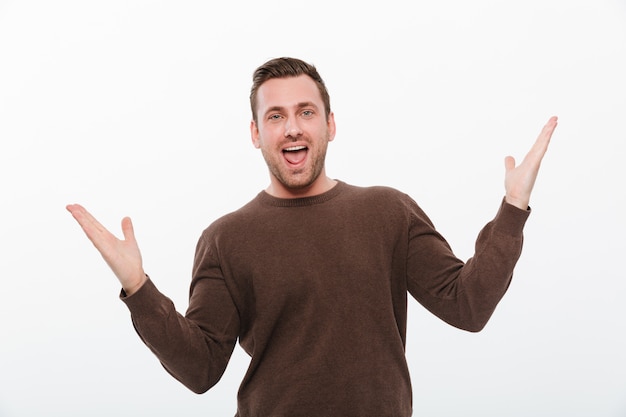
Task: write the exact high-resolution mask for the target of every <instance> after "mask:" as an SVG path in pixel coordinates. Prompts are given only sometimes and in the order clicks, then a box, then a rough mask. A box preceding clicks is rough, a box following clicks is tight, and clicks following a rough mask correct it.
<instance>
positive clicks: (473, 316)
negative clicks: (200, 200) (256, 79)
mask: <svg viewBox="0 0 626 417" xmlns="http://www.w3.org/2000/svg"><path fill="white" fill-rule="evenodd" d="M528 214H529V211H524V210H520V209H518V208H516V207H513V206H511V205H508V204H506V203H504V202H503V203H502V205H501V207H500V210H499V211H498V214H497V215H496V217H495V219H494V220H493V221H491V222H490V223H488V224H487V225H486V226H485V228H484V229H483V230H482V231H481V233H480V235H479V237H478V240H477V243H476V253H475V256H474V257H473V258H471V259H470V260H468V261H467V263H464V262H462V261H461V260H459V259H458V258H457V257H455V256H454V254H453V253H452V251H451V249H450V247H449V245H448V244H447V243H446V241H445V240H444V239H443V238H442V237H441V235H439V234H438V233H437V232H436V231H435V229H434V228H433V226H432V224H431V222H430V220H429V219H428V218H427V216H426V215H425V214H424V213H423V212H422V210H421V209H420V208H419V207H418V206H417V204H416V203H415V202H414V201H413V200H412V199H411V198H410V197H408V196H407V195H405V194H402V193H400V192H398V191H396V190H394V189H391V188H386V187H370V188H361V187H355V186H351V185H348V184H346V183H343V182H339V183H338V184H337V185H336V186H335V187H334V188H332V189H331V190H330V191H328V192H326V193H324V194H321V195H318V196H315V197H307V198H298V199H277V198H274V197H271V196H270V195H268V194H267V193H265V192H261V193H260V194H259V195H258V196H257V197H256V198H255V199H254V200H252V201H251V202H250V203H248V204H247V205H245V206H244V207H242V208H241V209H239V210H237V211H235V212H233V213H231V214H228V215H226V216H224V217H222V218H220V219H219V220H217V221H216V222H214V223H213V224H212V225H211V226H210V227H208V228H207V229H206V230H205V231H204V232H203V234H202V236H201V238H200V240H199V242H198V246H197V251H196V259H195V264H194V268H193V280H192V283H191V289H190V300H189V308H188V310H187V313H186V315H185V316H182V315H180V314H178V313H177V312H176V311H175V309H174V305H173V304H172V302H171V301H170V300H169V299H168V298H166V297H165V296H164V295H162V294H161V293H160V292H159V291H158V290H157V289H156V287H155V286H154V284H153V283H152V281H148V282H147V283H146V284H145V285H144V286H143V287H142V288H141V289H140V290H139V291H138V292H136V293H135V294H133V295H132V296H130V297H123V300H124V302H125V303H126V304H127V305H128V307H129V309H130V311H131V316H132V320H133V324H134V326H135V328H136V329H137V332H138V333H139V335H140V337H141V338H142V340H143V341H144V342H145V343H146V345H147V346H148V347H149V348H150V349H151V350H152V351H153V352H154V353H155V354H156V355H157V357H158V358H159V360H160V361H161V363H162V364H163V366H164V367H165V368H166V369H167V371H168V372H170V373H171V374H172V375H173V376H174V377H175V378H177V379H178V380H179V381H181V382H182V383H183V384H185V386H187V387H188V388H189V389H191V390H193V391H194V392H198V393H201V392H204V391H206V390H208V389H209V388H210V387H212V386H213V385H214V384H215V383H217V381H218V380H219V379H220V377H221V375H222V373H223V372H224V369H225V367H226V364H227V362H228V360H229V358H230V355H231V353H232V351H233V348H234V346H235V343H236V342H237V339H239V342H240V344H241V346H242V347H243V349H245V351H246V352H247V353H248V354H250V356H251V358H252V359H251V362H250V367H249V369H248V372H247V373H246V375H245V377H244V379H243V381H242V383H241V387H240V390H239V394H238V410H237V416H239V417H252V416H255V417H257V416H258V417H269V416H272V417H279V416H285V417H287V416H288V417H296V416H303V417H316V416H325V417H330V416H337V417H351V416H372V417H384V416H410V415H411V412H412V404H411V401H412V400H411V395H412V393H411V383H410V378H409V372H408V368H407V363H406V360H405V352H404V348H405V334H406V320H407V317H406V316H407V291H408V292H409V293H410V294H411V295H412V296H413V297H415V299H416V300H417V301H419V302H420V303H421V304H422V305H423V306H424V307H426V308H427V309H428V310H430V311H431V312H432V313H433V314H435V315H437V316H438V317H440V318H441V319H442V320H444V321H446V322H447V323H449V324H451V325H453V326H457V327H459V328H461V329H465V330H469V331H479V330H480V329H482V327H483V326H484V325H485V324H486V322H487V321H488V320H489V318H490V316H491V314H492V313H493V311H494V309H495V307H496V305H497V303H498V302H499V301H500V299H501V298H502V296H503V295H504V293H505V291H506V289H507V287H508V285H509V283H510V279H511V276H512V273H513V267H514V265H515V263H516V261H517V259H518V257H519V255H520V251H521V247H522V229H523V226H524V223H525V222H526V219H527V218H528Z"/></svg>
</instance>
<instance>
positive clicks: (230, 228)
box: [202, 196, 260, 238]
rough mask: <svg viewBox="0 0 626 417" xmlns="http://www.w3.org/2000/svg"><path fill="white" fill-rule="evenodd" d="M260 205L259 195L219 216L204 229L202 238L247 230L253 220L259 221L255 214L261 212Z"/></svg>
mask: <svg viewBox="0 0 626 417" xmlns="http://www.w3.org/2000/svg"><path fill="white" fill-rule="evenodd" d="M259 206H260V203H259V196H257V197H255V198H253V199H252V200H251V201H249V202H248V203H246V204H245V205H244V206H242V207H240V208H238V209H237V210H234V211H232V212H230V213H227V214H224V215H222V216H221V217H218V218H217V219H216V220H214V221H213V222H211V223H210V224H209V225H208V226H207V227H206V228H205V229H204V230H203V231H202V238H206V237H207V236H209V235H211V236H219V235H223V234H224V233H232V232H235V233H241V232H245V230H246V228H247V227H248V225H249V224H250V223H251V222H255V221H257V218H256V215H255V214H257V213H259V212H260V210H259V209H260V207H259Z"/></svg>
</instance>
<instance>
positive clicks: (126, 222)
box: [122, 217, 135, 242]
mask: <svg viewBox="0 0 626 417" xmlns="http://www.w3.org/2000/svg"><path fill="white" fill-rule="evenodd" d="M122 233H123V234H124V239H125V240H127V241H130V242H134V241H135V230H134V229H133V222H132V220H131V219H130V217H124V218H123V219H122Z"/></svg>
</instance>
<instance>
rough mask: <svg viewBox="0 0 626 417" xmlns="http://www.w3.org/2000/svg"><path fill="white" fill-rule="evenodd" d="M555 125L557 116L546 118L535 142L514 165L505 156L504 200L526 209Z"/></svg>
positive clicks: (512, 160) (511, 158) (513, 162)
mask: <svg viewBox="0 0 626 417" xmlns="http://www.w3.org/2000/svg"><path fill="white" fill-rule="evenodd" d="M556 125H557V118H556V116H553V117H551V118H550V120H548V122H547V123H546V125H545V126H544V127H543V129H542V130H541V133H540V134H539V137H537V140H536V141H535V144H534V145H533V146H532V148H530V151H529V152H528V153H527V154H526V157H524V160H523V161H522V162H521V163H520V164H519V165H518V166H515V159H514V158H513V157H512V156H507V157H506V158H505V159H504V167H505V170H506V173H505V177H504V188H505V190H506V197H505V199H506V201H507V203H509V204H512V205H514V206H516V207H519V208H521V209H522V210H526V209H527V208H528V203H529V201H530V194H531V192H532V190H533V186H534V185H535V180H536V179H537V173H538V172H539V167H540V165H541V160H542V159H543V156H544V155H545V153H546V151H547V150H548V144H549V143H550V138H551V137H552V132H554V129H555V128H556Z"/></svg>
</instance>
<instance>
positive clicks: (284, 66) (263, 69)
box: [250, 58, 330, 122]
mask: <svg viewBox="0 0 626 417" xmlns="http://www.w3.org/2000/svg"><path fill="white" fill-rule="evenodd" d="M299 75H308V76H309V77H311V79H313V81H315V83H316V84H317V88H318V89H319V92H320V95H321V96H322V101H323V102H324V109H325V111H326V118H327V119H328V115H329V114H330V96H329V95H328V90H327V89H326V85H325V84H324V80H322V77H320V75H319V73H318V72H317V69H316V68H315V67H314V66H313V65H311V64H309V63H306V62H304V61H302V60H300V59H297V58H274V59H271V60H269V61H267V62H266V63H265V64H263V65H261V66H260V67H258V68H257V69H256V70H255V71H254V74H253V76H252V88H251V89H250V108H251V109H252V119H253V120H254V121H255V122H258V120H257V114H256V101H257V100H256V97H257V92H258V91H259V87H261V84H263V83H264V82H265V81H267V80H271V79H272V78H288V77H297V76H299Z"/></svg>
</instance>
